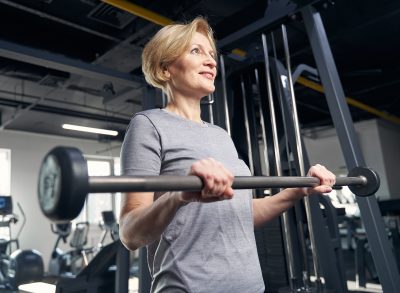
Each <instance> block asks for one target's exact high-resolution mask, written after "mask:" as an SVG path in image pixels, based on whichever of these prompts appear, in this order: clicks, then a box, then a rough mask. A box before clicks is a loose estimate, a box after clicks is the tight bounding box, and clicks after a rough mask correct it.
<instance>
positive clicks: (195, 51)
mask: <svg viewBox="0 0 400 293" xmlns="http://www.w3.org/2000/svg"><path fill="white" fill-rule="evenodd" d="M190 52H191V53H194V54H199V53H200V49H199V48H193V49H192V51H190Z"/></svg>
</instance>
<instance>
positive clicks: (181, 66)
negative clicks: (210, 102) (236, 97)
mask: <svg viewBox="0 0 400 293" xmlns="http://www.w3.org/2000/svg"><path fill="white" fill-rule="evenodd" d="M215 57H216V56H215V52H214V50H213V48H212V47H211V44H210V42H209V41H208V39H207V37H206V36H204V35H203V34H201V33H198V32H196V33H195V34H194V36H193V38H192V40H191V42H190V45H189V48H188V49H187V50H185V52H184V53H183V54H182V55H181V56H180V57H179V58H178V59H177V60H175V61H174V62H173V63H172V64H171V65H170V66H168V68H167V69H166V71H167V72H166V74H167V75H168V74H169V77H170V78H169V85H170V88H171V91H172V95H173V96H176V95H182V96H184V97H197V98H202V97H204V96H207V95H208V94H210V93H212V92H214V90H215V86H214V79H215V76H216V73H217V68H216V66H217V63H216V61H215V59H214V58H215Z"/></svg>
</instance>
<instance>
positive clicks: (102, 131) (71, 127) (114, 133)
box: [62, 124, 118, 136]
mask: <svg viewBox="0 0 400 293" xmlns="http://www.w3.org/2000/svg"><path fill="white" fill-rule="evenodd" d="M62 128H64V129H69V130H76V131H83V132H91V133H98V134H104V135H111V136H117V135H118V131H115V130H107V129H101V128H93V127H86V126H79V125H72V124H63V125H62Z"/></svg>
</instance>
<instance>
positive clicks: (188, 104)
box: [165, 97, 203, 123]
mask: <svg viewBox="0 0 400 293" xmlns="http://www.w3.org/2000/svg"><path fill="white" fill-rule="evenodd" d="M165 109H166V110H167V111H168V112H172V113H175V114H177V115H179V116H181V117H183V118H185V119H188V120H191V121H194V122H199V123H202V122H203V121H202V120H201V116H200V114H201V110H200V100H198V99H189V98H177V97H174V98H172V99H171V101H170V102H169V103H168V105H167V106H166V107H165Z"/></svg>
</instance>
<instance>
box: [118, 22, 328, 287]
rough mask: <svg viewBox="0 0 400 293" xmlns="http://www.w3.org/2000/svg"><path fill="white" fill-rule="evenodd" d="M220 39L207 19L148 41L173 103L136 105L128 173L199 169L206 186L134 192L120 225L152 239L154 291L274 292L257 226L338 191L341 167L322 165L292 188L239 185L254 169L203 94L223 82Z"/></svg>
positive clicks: (128, 238) (134, 239) (148, 54)
mask: <svg viewBox="0 0 400 293" xmlns="http://www.w3.org/2000/svg"><path fill="white" fill-rule="evenodd" d="M215 57H216V48H215V42H214V39H213V33H212V30H211V28H210V27H209V25H208V23H207V22H206V21H205V20H204V19H203V18H196V19H195V20H193V21H192V22H191V23H189V24H186V25H181V24H176V25H170V26H166V27H164V28H162V29H161V30H160V31H159V32H158V33H157V34H156V35H155V36H154V37H153V38H152V39H151V40H150V42H149V43H148V44H147V45H146V47H145V48H144V50H143V55H142V59H143V60H142V62H143V65H142V69H143V72H144V75H145V77H146V80H147V82H148V83H149V84H151V85H153V86H155V87H158V88H161V89H162V90H163V91H164V92H166V93H167V95H168V105H167V106H166V108H165V109H153V110H148V111H144V112H141V113H138V114H136V115H135V116H134V117H133V118H132V121H131V123H130V126H129V128H128V130H127V133H126V136H125V140H124V143H123V147H122V152H121V159H122V171H123V174H124V175H160V174H162V175H188V174H191V175H197V176H199V177H200V178H201V179H202V180H203V182H204V186H205V187H204V189H203V190H202V191H201V192H166V193H163V194H161V193H144V192H143V193H139V192H135V193H128V194H126V195H125V197H124V199H123V203H122V209H121V218H120V225H121V228H120V234H121V240H122V242H123V243H124V245H125V246H126V247H127V248H129V249H131V250H134V249H137V248H138V247H140V246H144V245H147V247H148V263H149V268H150V272H151V275H152V278H153V282H152V292H264V283H263V279H262V275H261V269H260V265H259V261H258V256H257V249H256V245H255V237H254V232H253V229H254V226H259V225H262V224H263V223H265V222H267V221H268V220H270V219H272V218H274V217H276V216H278V215H280V214H281V213H282V212H284V211H285V210H287V209H288V208H290V207H291V206H292V205H293V204H294V203H295V202H296V201H297V200H299V199H301V198H302V197H304V196H306V195H309V194H311V193H324V192H330V191H331V190H332V189H331V186H332V185H333V184H334V182H335V176H334V175H333V174H332V173H331V172H329V171H328V170H326V169H325V168H324V167H323V166H321V165H316V166H313V167H311V169H310V171H309V173H308V175H310V176H316V177H318V178H319V179H320V181H321V182H322V183H321V185H320V186H316V187H314V188H309V189H302V188H291V189H285V190H284V191H282V192H280V193H279V194H277V195H275V196H273V197H266V198H262V199H253V198H252V196H251V191H249V190H235V191H234V190H232V188H231V185H232V181H233V178H234V176H250V175H251V174H250V171H249V169H248V167H247V166H246V165H245V164H244V162H243V161H242V160H240V159H239V158H238V154H237V151H236V149H235V146H234V144H233V142H232V140H231V138H230V137H229V135H228V134H227V133H226V132H225V131H224V130H223V129H221V128H219V127H217V126H214V125H211V124H208V123H205V122H203V121H202V120H201V117H200V100H201V98H202V97H204V96H207V95H208V94H210V93H212V92H213V91H214V89H215V87H214V79H215V76H216V72H217V70H216V66H217V64H216V61H215Z"/></svg>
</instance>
